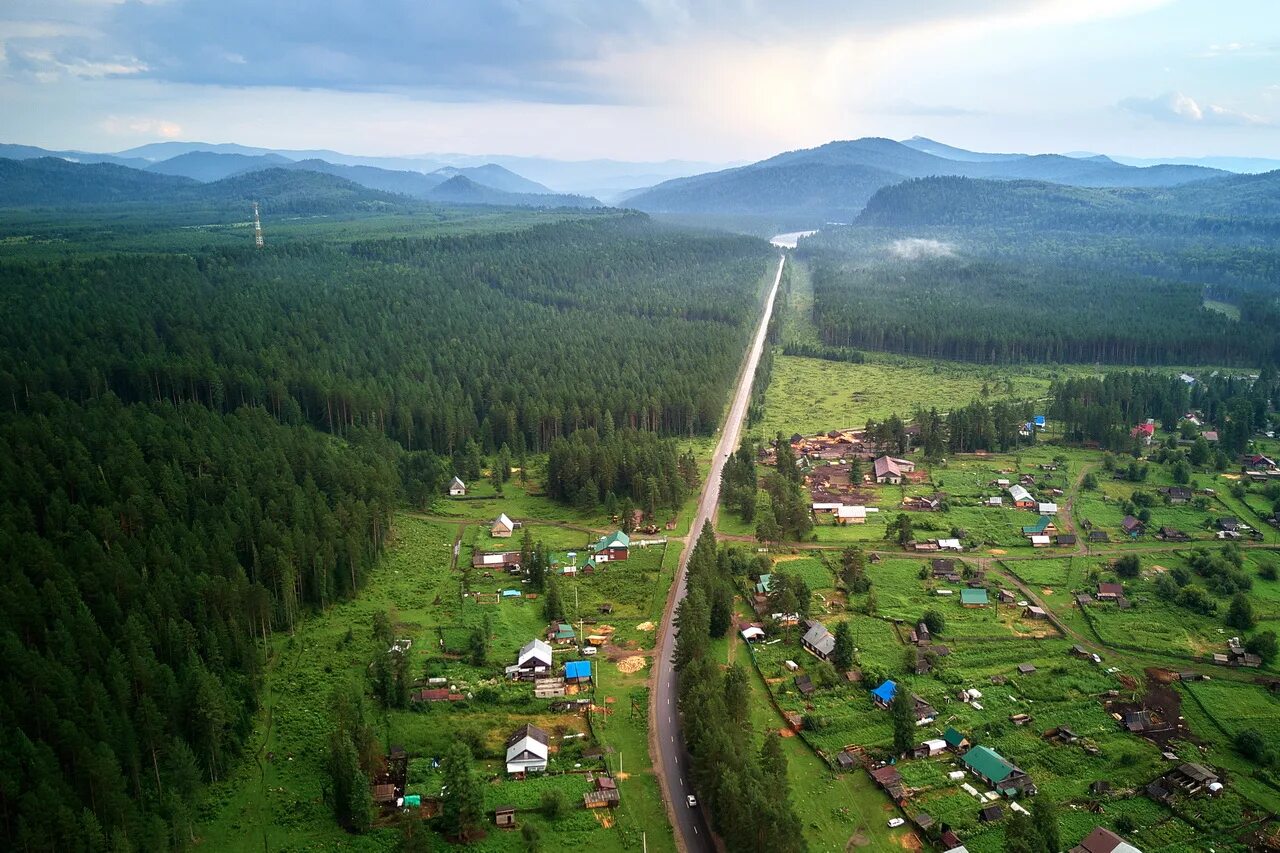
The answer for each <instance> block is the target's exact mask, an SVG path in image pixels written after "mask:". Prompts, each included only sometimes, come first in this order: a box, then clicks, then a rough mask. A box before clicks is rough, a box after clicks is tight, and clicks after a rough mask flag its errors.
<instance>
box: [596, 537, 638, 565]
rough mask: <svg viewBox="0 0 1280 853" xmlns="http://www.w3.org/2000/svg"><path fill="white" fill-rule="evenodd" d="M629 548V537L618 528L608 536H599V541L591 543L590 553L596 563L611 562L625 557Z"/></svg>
mask: <svg viewBox="0 0 1280 853" xmlns="http://www.w3.org/2000/svg"><path fill="white" fill-rule="evenodd" d="M630 550H631V537H630V536H628V535H627V534H626V533H625V532H623V531H621V530H619V531H617V532H616V533H613V534H611V535H609V536H604V537H601V539H600V541H599V542H597V543H596V544H594V545H592V546H591V555H592V559H594V560H595V561H596V563H597V564H600V563H612V562H616V561H618V560H625V559H627V556H628V553H629V552H630Z"/></svg>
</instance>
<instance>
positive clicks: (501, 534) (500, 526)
mask: <svg viewBox="0 0 1280 853" xmlns="http://www.w3.org/2000/svg"><path fill="white" fill-rule="evenodd" d="M515 532H516V523H515V522H514V521H512V520H511V519H510V518H508V517H507V514H506V513H505V512H504V513H502V514H500V515H499V516H498V519H497V520H496V521H494V523H493V527H490V528H489V535H490V536H493V537H495V538H498V539H509V538H510V537H511V534H513V533H515Z"/></svg>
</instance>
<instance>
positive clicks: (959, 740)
mask: <svg viewBox="0 0 1280 853" xmlns="http://www.w3.org/2000/svg"><path fill="white" fill-rule="evenodd" d="M942 739H943V740H944V741H946V742H947V746H948V747H950V748H951V749H955V750H961V749H964V748H965V747H967V746H968V745H969V739H968V738H967V737H965V736H964V735H962V734H960V732H958V731H956V730H955V729H954V728H950V727H948V728H947V730H946V731H945V732H943V733H942Z"/></svg>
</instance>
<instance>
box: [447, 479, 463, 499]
mask: <svg viewBox="0 0 1280 853" xmlns="http://www.w3.org/2000/svg"><path fill="white" fill-rule="evenodd" d="M466 493H467V484H466V483H464V482H462V480H461V479H460V478H458V477H454V478H453V480H452V481H451V482H450V483H449V495H450V496H451V497H455V498H456V497H461V496H462V495H465V494H466Z"/></svg>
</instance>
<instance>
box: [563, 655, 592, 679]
mask: <svg viewBox="0 0 1280 853" xmlns="http://www.w3.org/2000/svg"><path fill="white" fill-rule="evenodd" d="M564 677H565V680H566V681H577V682H583V681H590V680H591V661H589V660H571V661H568V662H567V663H565V665H564Z"/></svg>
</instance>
